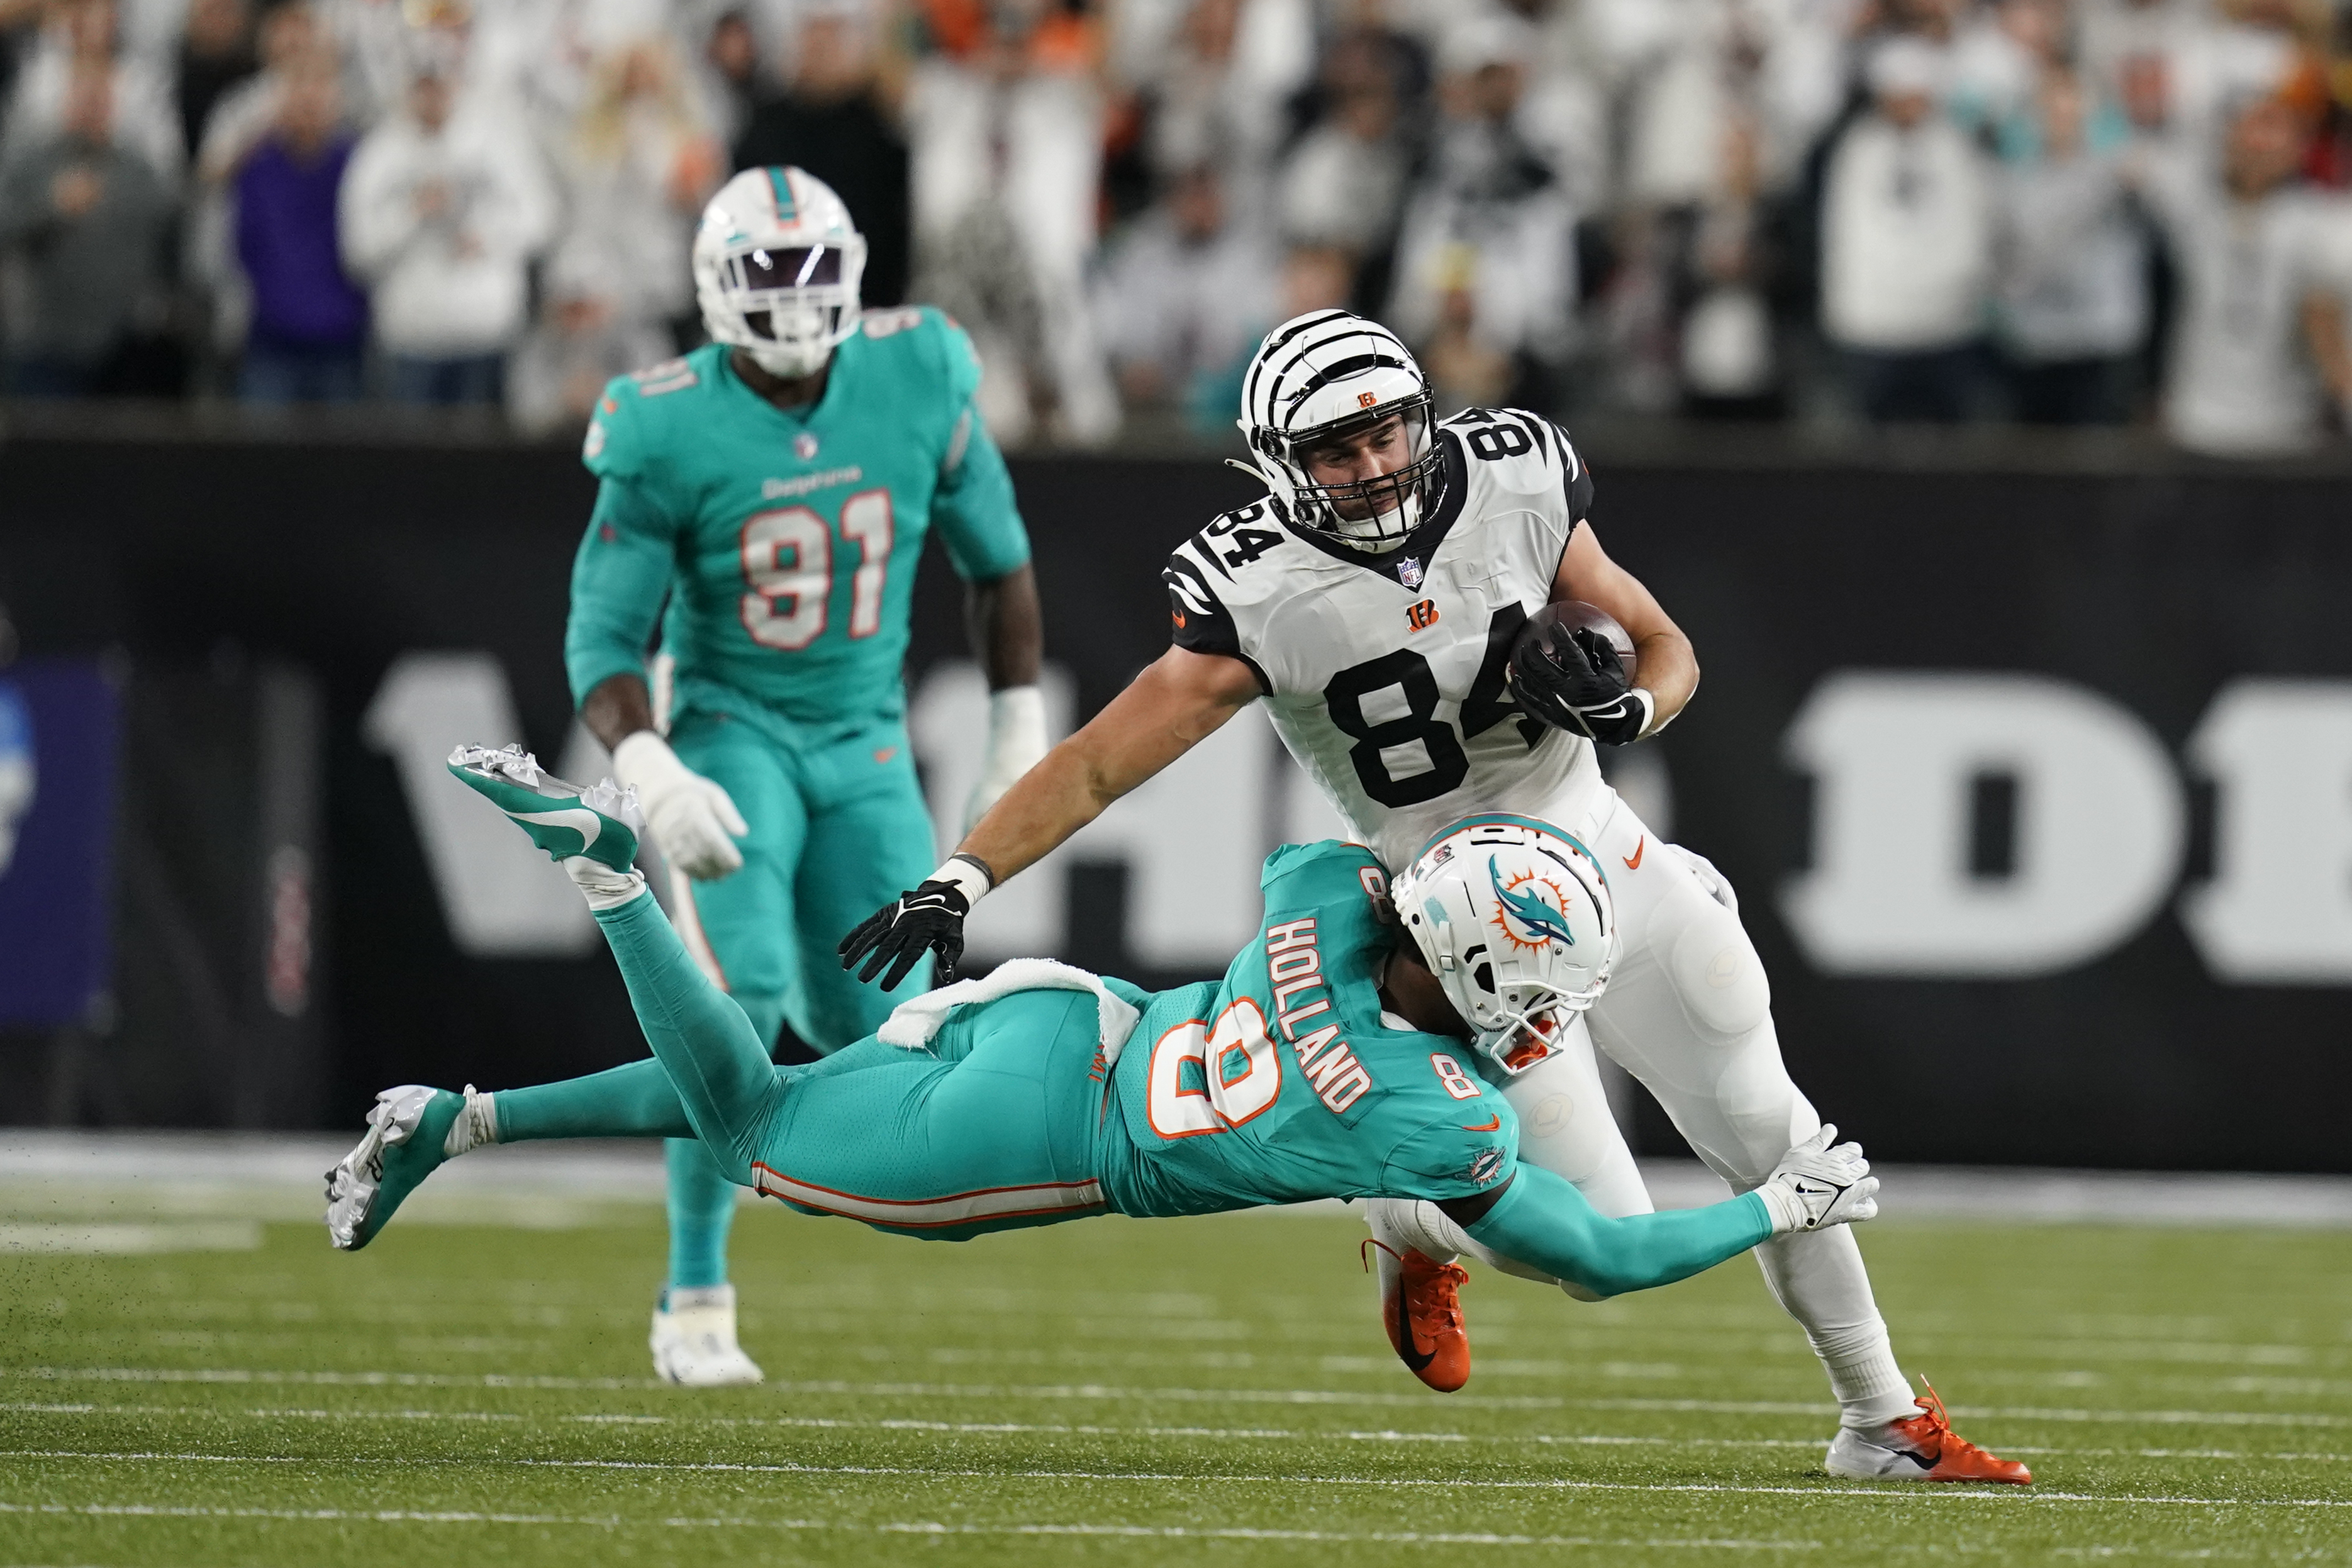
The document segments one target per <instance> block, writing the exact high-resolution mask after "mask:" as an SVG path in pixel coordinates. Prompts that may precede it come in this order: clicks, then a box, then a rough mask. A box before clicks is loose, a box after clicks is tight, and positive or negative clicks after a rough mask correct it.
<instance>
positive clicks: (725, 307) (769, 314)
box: [694, 166, 866, 376]
mask: <svg viewBox="0 0 2352 1568" xmlns="http://www.w3.org/2000/svg"><path fill="white" fill-rule="evenodd" d="M865 272H866V240H865V236H863V235H860V234H859V233H858V232H857V225H856V224H855V223H853V222H852V221H851V220H850V216H849V209H848V207H846V206H845V205H844V204H842V200H841V198H840V197H839V196H837V195H835V194H834V191H833V187H832V186H830V185H828V184H826V183H824V181H822V180H820V179H818V178H817V177H816V176H815V175H814V174H811V173H809V172H806V171H804V170H801V169H794V168H788V167H782V166H777V167H770V168H766V169H746V170H744V171H743V172H741V173H740V174H738V175H736V176H735V177H734V178H733V179H731V180H730V181H728V182H727V183H726V184H724V185H722V186H721V187H719V193H718V194H717V195H715V196H713V197H711V198H710V204H709V205H708V206H706V207H704V208H703V209H702V225H701V226H700V227H699V228H698V229H697V230H695V234H694V293H695V298H696V299H697V300H698V302H699V303H700V304H701V306H702V324H703V326H704V327H705V328H706V329H708V330H709V333H710V337H711V340H712V341H714V342H719V343H725V344H728V345H730V347H733V348H738V349H741V350H745V351H746V352H747V353H749V354H750V355H751V359H752V361H753V362H755V363H756V364H758V365H759V367H760V368H761V370H763V371H767V372H768V373H769V374H771V375H777V376H812V375H814V374H815V373H816V372H817V371H820V370H822V369H824V362H825V361H826V359H827V358H829V357H830V356H831V355H832V353H833V350H835V348H836V347H837V346H839V345H840V343H841V342H842V341H843V340H845V339H846V338H847V337H848V336H849V335H850V334H851V333H852V332H855V331H856V330H857V285H858V280H859V279H860V278H861V277H864V276H865Z"/></svg>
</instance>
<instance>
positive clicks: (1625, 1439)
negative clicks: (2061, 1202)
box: [0, 1403, 2352, 1464]
mask: <svg viewBox="0 0 2352 1568" xmlns="http://www.w3.org/2000/svg"><path fill="white" fill-rule="evenodd" d="M0 1411H6V1412H22V1413H25V1414H30V1415H52V1416H193V1417H196V1418H199V1419H212V1418H217V1417H218V1416H223V1415H231V1414H234V1415H241V1416H246V1417H247V1418H249V1419H254V1420H317V1421H350V1422H369V1421H530V1420H545V1419H549V1418H550V1417H548V1416H531V1415H529V1414H526V1413H524V1412H521V1411H514V1410H310V1409H273V1408H260V1409H253V1410H243V1411H235V1412H231V1411H223V1410H219V1409H215V1408H214V1407H212V1406H204V1405H38V1404H5V1403H0ZM553 1418H554V1419H558V1420H562V1421H571V1422H577V1423H580V1424H583V1425H587V1426H607V1425H614V1426H633V1427H667V1426H677V1427H688V1428H692V1429H698V1428H701V1427H722V1428H729V1429H732V1428H735V1427H773V1428H782V1429H785V1430H793V1431H845V1432H931V1433H938V1434H940V1435H942V1436H948V1437H1155V1438H1167V1437H1175V1438H1188V1439H1199V1440H1202V1441H1204V1442H1300V1443H1482V1444H1490V1445H1493V1446H1496V1447H1498V1448H1507V1447H1513V1446H1519V1445H1526V1446H1530V1447H1536V1448H1553V1447H1565V1448H1798V1449H1807V1450H1810V1449H1815V1448H1821V1447H1822V1439H1821V1438H1818V1437H1649V1436H1643V1435H1640V1434H1632V1433H1622V1434H1621V1433H1601V1432H1523V1433H1495V1432H1401V1431H1392V1430H1381V1431H1352V1430H1349V1431H1314V1430H1307V1431H1299V1430H1294V1429H1291V1428H1287V1427H1102V1426H1081V1425H1063V1424H1051V1423H1038V1422H1027V1421H917V1420H889V1419H881V1418H877V1419H871V1420H856V1419H843V1418H838V1417H834V1416H644V1415H579V1416H556V1417H553ZM2000 1451H2001V1452H2002V1453H2004V1454H2009V1455H2023V1456H2027V1457H2032V1458H2046V1457H2053V1456H2054V1457H2063V1458H2109V1459H2212V1460H2218V1461H2244V1462H2248V1463H2254V1464H2347V1463H2352V1453H2316V1454H2307V1453H2292V1452H2289V1453H2269V1452H2263V1451H2261V1450H2255V1449H2237V1448H2028V1447H2021V1446H2019V1445H2017V1444H2013V1443H2004V1444H2002V1445H2001V1448H2000Z"/></svg>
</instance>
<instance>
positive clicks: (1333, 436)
mask: <svg viewBox="0 0 2352 1568" xmlns="http://www.w3.org/2000/svg"><path fill="white" fill-rule="evenodd" d="M1391 421H1394V422H1396V426H1397V438H1398V439H1399V440H1401V441H1402V445H1403V448H1404V453H1405V460H1404V461H1403V462H1402V464H1400V465H1398V466H1397V467H1395V468H1393V469H1391V470H1390V471H1389V472H1387V473H1385V474H1377V475H1372V476H1369V477H1365V478H1360V479H1341V480H1336V481H1328V482H1327V481H1324V480H1320V479H1318V477H1317V476H1316V470H1315V466H1314V460H1315V459H1316V458H1317V457H1318V456H1327V457H1328V456H1330V455H1344V454H1345V453H1347V452H1348V450H1349V447H1350V446H1352V445H1354V444H1360V443H1361V442H1362V440H1363V438H1364V437H1365V436H1366V435H1367V434H1370V433H1372V432H1376V431H1378V430H1380V429H1381V426H1383V425H1385V424H1388V423H1390V422H1391ZM1281 447H1282V450H1281V451H1280V453H1279V454H1277V455H1278V456H1279V458H1280V460H1281V461H1282V462H1283V464H1284V465H1285V466H1286V467H1287V468H1288V469H1289V470H1290V471H1291V474H1292V476H1294V479H1293V487H1292V494H1293V497H1294V505H1293V511H1294V512H1295V513H1296V514H1297V515H1296V516H1295V517H1294V518H1293V521H1294V522H1296V523H1297V525H1298V526H1299V527H1301V528H1307V529H1309V530H1311V531H1313V532H1316V533H1318V534H1321V535H1324V536H1325V537H1327V538H1332V539H1335V540H1337V541H1339V543H1341V544H1345V545H1349V546H1350V547H1352V548H1355V549H1388V548H1391V547H1393V546H1395V545H1398V544H1402V542H1403V541H1404V540H1405V538H1407V537H1408V536H1409V535H1411V534H1412V530H1413V529H1414V528H1416V527H1418V526H1419V524H1420V522H1421V519H1422V517H1424V516H1425V515H1427V510H1428V505H1429V502H1430V500H1431V499H1432V497H1433V496H1434V494H1435V492H1436V489H1437V486H1438V484H1439V483H1440V475H1441V472H1442V469H1443V464H1444V454H1443V451H1442V449H1441V448H1440V447H1439V446H1438V444H1437V441H1436V436H1435V428H1434V419H1433V407H1432V402H1431V399H1430V396H1429V394H1428V393H1427V392H1423V393H1421V394H1419V395H1417V396H1414V397H1411V398H1407V399H1404V400H1402V401H1401V402H1391V403H1386V404H1383V405H1381V407H1378V408H1373V409H1367V410H1366V411H1364V412H1363V413H1360V414H1352V415H1350V416H1349V417H1348V418H1346V419H1343V420H1334V421H1333V422H1331V423H1328V424H1324V425H1319V426H1318V427H1316V428H1314V429H1312V430H1306V431H1300V432H1298V433H1297V434H1292V435H1290V436H1288V437H1287V438H1286V439H1284V440H1282V442H1281Z"/></svg>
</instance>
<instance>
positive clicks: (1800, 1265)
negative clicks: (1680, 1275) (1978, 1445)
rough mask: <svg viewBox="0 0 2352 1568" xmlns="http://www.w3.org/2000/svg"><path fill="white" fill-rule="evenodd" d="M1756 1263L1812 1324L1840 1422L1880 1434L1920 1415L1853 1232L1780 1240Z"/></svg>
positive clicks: (1793, 1310) (1796, 1314) (1810, 1334)
mask: <svg viewBox="0 0 2352 1568" xmlns="http://www.w3.org/2000/svg"><path fill="white" fill-rule="evenodd" d="M1756 1261H1757V1262H1758V1263H1759V1264H1761V1265H1762V1266H1763V1269H1764V1280H1765V1283H1767V1284H1769V1286H1770V1287H1771V1288H1772V1294H1773V1295H1774V1296H1775V1297H1777V1298H1778V1299H1779V1301H1780V1305H1781V1306H1782V1307H1783V1308H1784V1309H1786V1310H1787V1312H1788V1313H1789V1315H1790V1317H1793V1318H1795V1319H1796V1320H1797V1321H1798V1322H1801V1323H1802V1324H1804V1325H1805V1337H1806V1338H1807V1339H1808V1340H1809V1341H1811V1343H1812V1347H1813V1354H1816V1355H1818V1356H1820V1357H1821V1358H1822V1369H1823V1370H1825V1371H1826V1372H1827V1373H1828V1374H1829V1377H1830V1392H1831V1393H1832V1394H1833V1395H1835V1396H1837V1402H1838V1406H1839V1419H1840V1421H1841V1422H1843V1424H1844V1425H1845V1426H1848V1427H1853V1429H1854V1430H1856V1431H1858V1432H1864V1433H1874V1432H1875V1431H1876V1430H1877V1429H1878V1428H1879V1427H1884V1426H1885V1425H1886V1423H1887V1422H1889V1421H1895V1420H1900V1419H1901V1418H1903V1417H1904V1416H1916V1415H1917V1414H1918V1410H1917V1408H1916V1406H1914V1405H1913V1403H1912V1394H1911V1385H1910V1382H1909V1380H1908V1379H1906V1377H1905V1376H1904V1375H1903V1368H1902V1367H1901V1366H1900V1365H1899V1364H1896V1362H1895V1350H1894V1345H1893V1343H1892V1342H1890V1341H1889V1339H1888V1338H1887V1333H1886V1320H1885V1318H1883V1317H1881V1316H1879V1313H1878V1302H1877V1301H1876V1300H1875V1299H1874V1297H1873V1296H1872V1294H1871V1291H1870V1275H1869V1274H1868V1272H1867V1271H1865V1270H1864V1268H1863V1265H1862V1248H1861V1246H1860V1244H1859V1243H1858V1242H1857V1241H1856V1240H1855V1239H1854V1234H1853V1229H1852V1228H1850V1227H1848V1226H1843V1225H1841V1226H1839V1227H1838V1228H1836V1229H1834V1230H1806V1231H1798V1232H1796V1233H1794V1234H1791V1235H1788V1236H1776V1237H1774V1238H1772V1239H1770V1240H1769V1241H1767V1242H1765V1243H1764V1244H1763V1245H1762V1246H1760V1247H1759V1248H1757V1249H1756Z"/></svg>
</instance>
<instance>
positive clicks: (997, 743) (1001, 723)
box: [988, 685, 1045, 768]
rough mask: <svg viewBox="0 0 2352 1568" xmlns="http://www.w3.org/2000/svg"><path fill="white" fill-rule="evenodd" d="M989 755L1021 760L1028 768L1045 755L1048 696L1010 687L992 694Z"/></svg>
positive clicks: (989, 716) (1026, 688)
mask: <svg viewBox="0 0 2352 1568" xmlns="http://www.w3.org/2000/svg"><path fill="white" fill-rule="evenodd" d="M988 753H989V755H990V756H991V757H1011V758H1022V759H1024V760H1023V762H1022V766H1023V767H1024V768H1027V767H1028V766H1030V765H1031V764H1033V763H1034V762H1035V760H1036V759H1037V758H1040V757H1043V756H1045V693H1044V692H1043V691H1040V690H1039V689H1038V688H1037V687H1035V686H1034V685H1031V686H1007V687H1005V688H1004V689H1003V691H1001V692H991V693H989V694H988Z"/></svg>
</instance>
